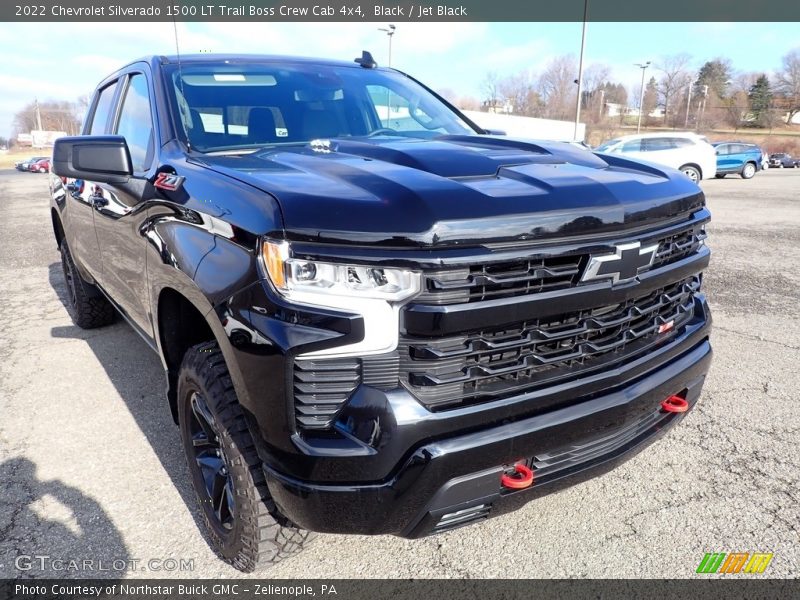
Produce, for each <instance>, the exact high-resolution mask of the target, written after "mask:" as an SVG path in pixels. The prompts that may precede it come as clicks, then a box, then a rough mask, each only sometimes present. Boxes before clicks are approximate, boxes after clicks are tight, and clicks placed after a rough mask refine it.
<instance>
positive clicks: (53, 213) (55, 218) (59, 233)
mask: <svg viewBox="0 0 800 600" xmlns="http://www.w3.org/2000/svg"><path fill="white" fill-rule="evenodd" d="M50 220H51V221H52V223H53V235H55V236H56V244H57V247H58V248H61V242H63V241H64V224H63V223H62V222H61V216H60V215H59V214H58V211H57V210H56V209H55V208H53V207H50Z"/></svg>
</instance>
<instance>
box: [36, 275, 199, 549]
mask: <svg viewBox="0 0 800 600" xmlns="http://www.w3.org/2000/svg"><path fill="white" fill-rule="evenodd" d="M49 281H50V286H51V287H52V288H53V291H55V293H56V295H57V296H58V299H59V300H60V301H61V303H62V304H63V305H64V307H65V309H66V306H67V290H66V285H65V283H64V274H63V271H62V270H61V264H60V263H53V264H51V265H50V267H49ZM51 334H52V336H53V337H54V338H71V339H80V340H84V341H85V342H86V343H87V345H88V346H89V348H90V349H91V350H92V352H93V353H94V355H95V356H96V357H97V360H98V362H99V363H100V364H101V365H102V367H103V369H104V370H105V372H106V375H107V376H108V378H109V380H110V381H111V383H112V384H113V385H114V387H115V388H116V391H117V393H118V394H119V397H120V398H121V399H122V400H123V401H124V402H125V404H126V406H127V407H128V411H129V412H130V414H131V415H132V416H133V418H134V420H135V421H136V424H137V425H138V427H139V429H140V430H141V432H142V433H143V434H144V436H145V438H146V439H147V441H148V443H149V444H150V446H151V447H152V448H153V451H154V453H155V455H156V456H157V457H158V459H159V461H160V462H161V465H162V466H163V468H164V471H165V472H166V473H167V474H168V476H169V478H170V480H171V482H172V484H173V485H174V486H175V489H176V490H177V491H178V493H179V494H180V496H181V499H182V500H183V502H184V503H185V504H186V506H187V508H188V509H189V512H190V513H191V515H192V518H193V519H194V522H195V524H196V525H197V528H198V530H199V531H200V533H201V535H202V536H203V538H204V539H205V540H206V542H208V541H209V540H208V538H207V534H206V529H205V525H204V523H203V520H202V514H201V511H200V509H199V506H198V505H197V499H196V496H195V493H194V490H193V489H192V486H191V482H190V478H189V472H188V470H187V468H186V459H185V456H184V453H183V447H182V445H181V439H180V432H179V430H178V427H177V426H176V425H175V422H174V421H173V418H172V412H171V411H170V408H169V403H168V401H167V398H166V393H165V389H166V380H165V377H164V371H163V368H162V365H161V362H160V360H159V358H158V356H157V355H156V354H155V353H154V352H153V351H152V350H151V349H150V347H149V346H147V344H146V343H145V342H144V341H143V340H142V339H141V338H140V337H139V335H138V334H137V333H136V332H135V331H134V330H133V328H131V327H130V326H129V325H128V324H127V323H126V322H125V320H124V319H123V318H122V317H121V316H120V315H119V314H118V315H116V321H115V322H114V323H113V324H112V325H109V326H107V327H102V328H99V329H92V330H84V329H81V328H79V327H77V326H76V325H72V324H70V325H66V326H63V327H54V328H53V329H52V331H51Z"/></svg>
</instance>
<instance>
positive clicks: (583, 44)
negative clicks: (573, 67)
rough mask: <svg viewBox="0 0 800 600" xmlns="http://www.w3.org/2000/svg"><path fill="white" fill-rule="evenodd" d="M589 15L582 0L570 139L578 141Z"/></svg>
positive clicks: (586, 3)
mask: <svg viewBox="0 0 800 600" xmlns="http://www.w3.org/2000/svg"><path fill="white" fill-rule="evenodd" d="M588 13H589V0H583V33H582V34H581V58H580V60H579V61H578V79H577V80H576V81H575V83H577V84H578V99H577V100H576V101H575V130H574V131H573V132H572V139H573V140H575V141H578V124H579V123H580V121H581V100H582V98H581V97H582V96H583V52H584V50H585V49H586V17H587V15H588Z"/></svg>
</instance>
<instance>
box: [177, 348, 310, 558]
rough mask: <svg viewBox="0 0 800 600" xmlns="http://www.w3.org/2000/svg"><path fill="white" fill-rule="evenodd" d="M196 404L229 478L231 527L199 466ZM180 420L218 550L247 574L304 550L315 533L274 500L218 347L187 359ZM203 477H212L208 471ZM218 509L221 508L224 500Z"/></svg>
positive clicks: (189, 353) (180, 380)
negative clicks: (282, 512) (294, 520)
mask: <svg viewBox="0 0 800 600" xmlns="http://www.w3.org/2000/svg"><path fill="white" fill-rule="evenodd" d="M198 399H199V401H200V402H202V404H203V409H204V411H202V412H203V415H202V416H204V417H206V418H207V422H208V423H209V424H210V425H211V430H212V431H213V434H215V436H216V440H215V444H214V445H215V446H216V447H217V449H218V450H219V454H218V456H220V458H221V459H222V461H223V469H222V471H221V472H222V473H223V474H224V476H225V477H226V479H225V481H226V482H227V483H226V487H227V486H228V485H229V486H230V488H231V489H232V494H231V497H232V502H233V506H234V510H233V511H232V512H228V513H227V514H226V517H227V519H228V522H227V526H226V525H225V524H223V522H222V521H221V515H220V514H218V513H217V512H216V509H215V506H214V501H213V500H212V494H211V493H210V492H209V490H208V489H207V484H206V481H207V480H206V478H204V476H203V471H202V470H201V468H200V466H199V464H200V463H199V462H198V456H197V453H198V449H197V446H198V445H200V446H201V447H207V446H208V445H207V444H198V443H197V436H198V435H199V436H201V438H202V437H204V436H205V432H204V431H201V430H198V429H197V425H198V424H199V423H200V421H199V420H198V412H197V408H196V405H195V403H196V402H198ZM178 420H179V424H180V430H181V438H182V440H183V447H184V451H185V453H186V460H187V463H188V467H189V472H190V475H191V480H192V485H193V487H194V490H195V494H196V496H197V500H198V503H199V504H200V509H201V510H202V514H203V520H204V521H205V524H206V528H207V529H206V531H207V534H208V538H209V541H210V543H211V546H212V548H213V549H214V551H215V552H216V553H217V554H218V555H219V556H220V557H221V558H222V559H223V560H224V561H225V562H228V563H230V564H231V565H233V566H234V567H235V568H237V569H239V570H240V571H244V572H246V573H250V572H253V571H255V570H256V569H259V568H263V567H268V566H271V565H274V564H276V563H278V562H280V561H281V560H283V559H285V558H289V557H290V556H292V555H294V554H297V553H299V552H300V551H302V550H303V548H304V547H305V546H306V544H308V543H309V542H310V541H311V540H312V539H313V537H314V534H313V533H311V532H309V531H307V530H305V529H301V528H299V527H297V526H296V525H294V524H293V523H291V522H290V521H288V520H287V519H286V518H285V517H283V516H282V515H280V514H279V512H278V509H277V507H276V506H275V503H274V502H273V501H272V497H271V496H270V494H269V490H268V489H267V483H266V480H265V477H264V472H263V470H262V463H261V460H260V459H259V457H258V454H257V452H256V448H255V445H254V443H253V439H252V436H251V434H250V431H249V429H248V427H247V422H246V420H245V415H244V413H243V411H242V408H241V406H240V405H239V402H238V400H237V398H236V392H235V390H234V389H233V383H232V381H231V378H230V375H229V374H228V369H227V367H226V365H225V360H224V358H223V356H222V352H221V351H220V349H219V346H218V345H217V344H216V343H214V342H205V343H202V344H198V345H197V346H194V347H192V348H190V349H189V350H188V351H187V352H186V355H185V356H184V359H183V364H182V365H181V369H180V373H179V375H178ZM200 429H202V428H200ZM193 430H194V431H193ZM206 437H210V436H206ZM215 452H216V450H215ZM204 464H207V463H204ZM206 468H207V467H206ZM205 472H206V474H208V470H206V471H205ZM223 499H227V498H226V497H225V496H223ZM218 505H219V506H221V505H222V499H220V501H219V503H218ZM226 506H228V505H227V503H226Z"/></svg>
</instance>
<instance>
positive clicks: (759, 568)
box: [697, 552, 772, 575]
mask: <svg viewBox="0 0 800 600" xmlns="http://www.w3.org/2000/svg"><path fill="white" fill-rule="evenodd" d="M770 562H772V552H753V553H752V554H750V553H749V552H731V553H729V554H726V553H725V552H707V553H706V555H705V556H704V557H703V560H701V561H700V564H699V565H697V572H698V573H719V574H725V575H730V574H732V573H750V574H756V573H763V572H764V571H766V569H767V567H768V566H769V563H770Z"/></svg>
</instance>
